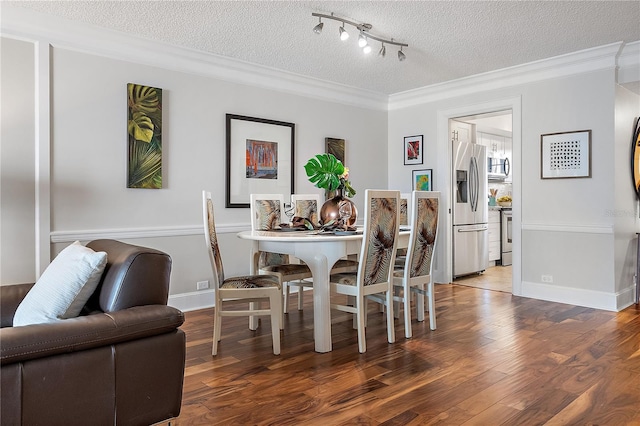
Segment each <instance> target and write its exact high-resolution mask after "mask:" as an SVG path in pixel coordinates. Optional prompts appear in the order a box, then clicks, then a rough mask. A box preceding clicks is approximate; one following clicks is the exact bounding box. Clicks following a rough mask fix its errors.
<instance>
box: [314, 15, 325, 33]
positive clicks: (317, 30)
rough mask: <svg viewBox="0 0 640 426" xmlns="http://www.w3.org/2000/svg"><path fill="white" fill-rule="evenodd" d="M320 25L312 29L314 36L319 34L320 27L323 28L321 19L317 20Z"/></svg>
mask: <svg viewBox="0 0 640 426" xmlns="http://www.w3.org/2000/svg"><path fill="white" fill-rule="evenodd" d="M318 20H319V21H320V23H319V24H318V25H316V26H315V27H313V32H314V33H316V34H320V33H321V32H322V27H324V23H323V22H322V18H318Z"/></svg>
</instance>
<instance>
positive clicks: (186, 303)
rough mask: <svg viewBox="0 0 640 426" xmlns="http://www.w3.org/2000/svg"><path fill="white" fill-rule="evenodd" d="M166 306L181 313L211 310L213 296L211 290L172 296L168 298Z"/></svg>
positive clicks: (213, 302) (213, 304)
mask: <svg viewBox="0 0 640 426" xmlns="http://www.w3.org/2000/svg"><path fill="white" fill-rule="evenodd" d="M167 304H168V305H169V306H171V307H173V308H176V309H180V310H181V311H182V312H189V311H195V310H198V309H205V308H213V307H214V306H215V294H214V292H213V289H209V290H202V291H193V292H190V293H180V294H173V295H171V296H169V302H168V303H167Z"/></svg>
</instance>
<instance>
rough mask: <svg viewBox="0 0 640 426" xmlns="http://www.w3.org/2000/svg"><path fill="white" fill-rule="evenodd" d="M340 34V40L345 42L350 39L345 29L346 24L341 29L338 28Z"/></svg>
mask: <svg viewBox="0 0 640 426" xmlns="http://www.w3.org/2000/svg"><path fill="white" fill-rule="evenodd" d="M338 32H339V33H340V40H342V41H345V40H346V39H348V38H349V33H348V32H347V30H345V29H344V24H342V26H341V27H340V28H338Z"/></svg>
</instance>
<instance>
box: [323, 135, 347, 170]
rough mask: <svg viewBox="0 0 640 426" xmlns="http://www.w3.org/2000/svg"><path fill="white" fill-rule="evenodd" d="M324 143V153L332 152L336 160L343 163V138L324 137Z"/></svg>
mask: <svg viewBox="0 0 640 426" xmlns="http://www.w3.org/2000/svg"><path fill="white" fill-rule="evenodd" d="M324 140H325V144H326V151H325V152H326V153H327V154H333V156H334V157H336V158H337V159H338V160H340V161H342V164H346V163H345V143H344V139H336V138H324Z"/></svg>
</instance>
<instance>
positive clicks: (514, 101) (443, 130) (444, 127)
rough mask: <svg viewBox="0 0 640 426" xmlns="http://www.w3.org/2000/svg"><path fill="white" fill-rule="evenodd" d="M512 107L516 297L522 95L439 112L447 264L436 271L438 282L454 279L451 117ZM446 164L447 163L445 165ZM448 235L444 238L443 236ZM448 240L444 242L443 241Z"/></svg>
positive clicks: (517, 283)
mask: <svg viewBox="0 0 640 426" xmlns="http://www.w3.org/2000/svg"><path fill="white" fill-rule="evenodd" d="M508 109H510V110H511V113H512V120H513V129H512V140H513V158H512V161H513V169H512V170H514V173H513V174H512V179H513V193H514V194H515V195H516V196H515V197H514V199H513V204H512V206H513V278H512V291H513V294H514V295H516V296H520V295H521V294H522V227H521V223H522V201H521V200H522V99H521V97H520V96H516V97H513V98H506V99H498V100H495V101H490V102H483V103H479V104H472V105H461V106H458V107H455V108H450V109H446V110H439V111H438V118H437V123H438V143H437V149H438V157H437V158H442V159H446V163H444V164H443V163H441V167H439V168H438V170H437V172H436V174H437V176H438V182H442V183H443V184H444V186H443V187H442V191H441V192H440V194H441V195H440V196H441V202H443V204H444V206H443V209H442V210H441V211H440V213H441V217H442V218H443V219H444V220H442V221H441V225H442V227H441V228H440V229H442V230H443V233H441V234H440V237H441V240H439V241H442V242H443V243H444V244H441V245H440V247H439V249H438V257H439V258H440V259H445V262H443V263H444V264H443V265H438V266H439V267H438V268H436V271H435V275H436V277H435V281H436V282H447V283H449V282H451V281H452V278H453V277H452V274H453V272H452V271H453V267H452V262H453V259H452V252H451V247H452V234H451V222H452V221H451V209H452V200H451V197H452V195H451V194H452V185H453V182H452V181H451V167H452V166H451V164H452V163H451V162H452V158H451V155H452V154H451V141H450V137H449V119H451V118H457V117H465V116H468V115H477V114H483V113H487V112H494V111H503V110H508ZM445 165H446V166H445ZM442 237H444V238H442ZM443 240H444V241H443ZM439 263H440V262H439Z"/></svg>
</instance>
